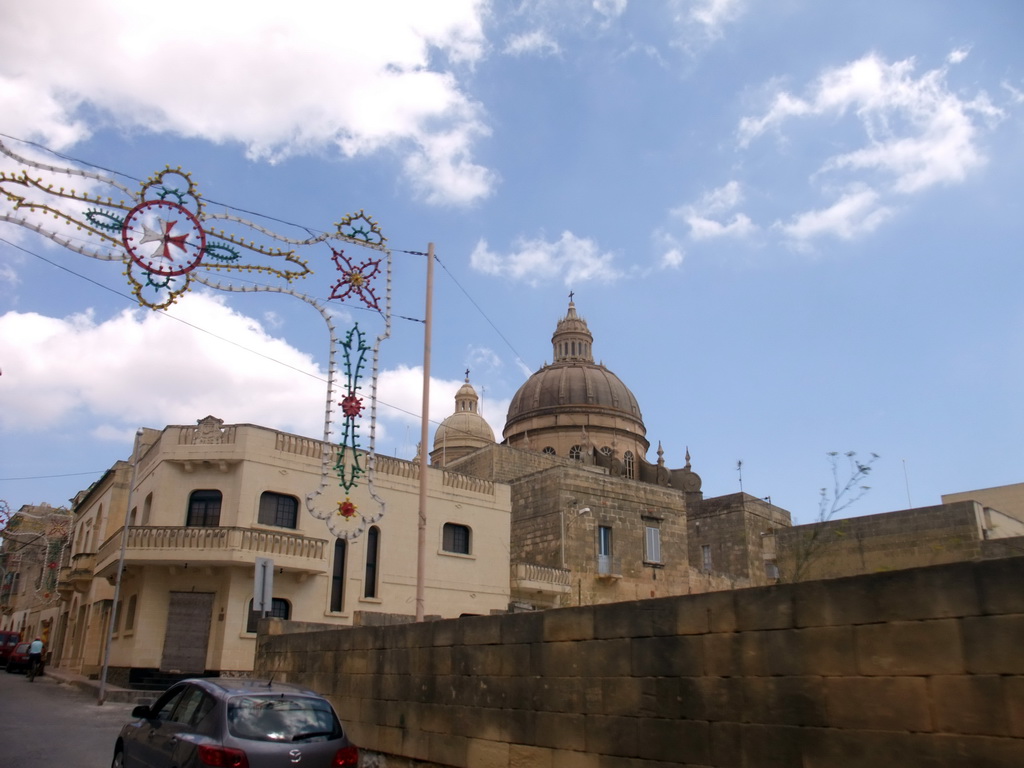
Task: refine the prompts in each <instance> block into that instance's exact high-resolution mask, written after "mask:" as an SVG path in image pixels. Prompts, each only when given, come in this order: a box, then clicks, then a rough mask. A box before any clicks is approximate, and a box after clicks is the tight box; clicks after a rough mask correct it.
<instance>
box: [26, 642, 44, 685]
mask: <svg viewBox="0 0 1024 768" xmlns="http://www.w3.org/2000/svg"><path fill="white" fill-rule="evenodd" d="M42 671H43V641H42V640H41V639H40V638H38V637H37V638H36V639H35V640H33V641H32V642H31V643H29V646H28V679H29V682H32V681H33V680H35V679H36V675H37V674H41V673H42Z"/></svg>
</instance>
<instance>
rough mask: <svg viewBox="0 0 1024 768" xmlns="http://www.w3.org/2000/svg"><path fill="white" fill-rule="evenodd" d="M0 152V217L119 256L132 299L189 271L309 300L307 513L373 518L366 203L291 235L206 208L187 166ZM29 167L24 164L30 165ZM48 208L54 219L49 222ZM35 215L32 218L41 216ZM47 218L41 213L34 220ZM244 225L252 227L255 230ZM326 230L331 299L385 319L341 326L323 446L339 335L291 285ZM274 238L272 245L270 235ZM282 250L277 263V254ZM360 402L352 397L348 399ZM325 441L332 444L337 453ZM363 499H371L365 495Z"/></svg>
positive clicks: (339, 531) (172, 292) (98, 254)
mask: <svg viewBox="0 0 1024 768" xmlns="http://www.w3.org/2000/svg"><path fill="white" fill-rule="evenodd" d="M0 154H3V155H6V156H7V157H9V158H11V159H13V160H14V161H15V162H16V163H18V164H20V165H21V166H22V167H21V168H20V169H18V170H16V171H13V172H12V171H0V203H3V201H4V200H6V202H7V203H9V204H11V208H10V210H3V209H0V221H7V222H10V223H13V224H17V225H19V226H22V227H25V228H27V229H30V230H32V231H34V232H37V233H39V234H41V235H43V236H45V237H48V238H49V239H51V240H53V241H54V242H56V243H57V244H59V245H61V246H63V247H64V248H67V249H68V250H71V251H74V252H75V253H79V254H81V255H83V256H88V257H90V258H94V259H100V260H104V261H120V262H121V263H122V264H124V266H125V270H124V275H125V276H126V277H127V278H128V281H129V284H130V285H131V289H132V293H133V295H134V296H135V298H136V299H137V301H138V302H139V304H140V305H142V306H144V307H148V308H150V309H164V308H166V307H169V306H170V305H171V304H173V303H174V302H175V301H176V300H177V299H178V298H179V297H180V296H181V295H182V294H184V293H185V292H186V291H188V290H189V289H190V288H191V287H192V284H193V283H200V284H202V285H205V286H207V287H209V288H213V289H215V290H220V291H231V292H238V293H250V292H266V293H281V294H285V295H288V296H292V297H294V298H297V299H299V300H301V301H303V302H305V303H306V304H309V305H310V306H312V307H313V308H314V309H316V311H317V312H319V313H320V315H321V317H323V319H324V322H325V324H326V326H327V330H328V336H329V354H328V378H327V393H326V398H325V407H324V435H323V443H324V448H323V455H322V461H321V481H320V487H319V488H318V489H317V490H316V491H314V492H312V493H310V494H308V495H307V497H306V507H307V509H308V510H309V512H310V513H311V514H312V515H313V516H314V517H316V518H318V519H321V520H324V521H325V522H326V524H327V527H328V529H329V530H330V531H331V533H332V534H333V535H334V536H337V537H339V538H344V539H353V538H356V537H358V536H359V535H360V534H362V533H363V532H364V531H365V530H366V528H367V526H369V525H371V524H373V523H374V522H376V521H378V520H380V518H381V517H383V515H384V513H385V511H386V504H385V502H384V500H383V499H381V498H380V497H379V496H378V494H377V492H376V489H375V487H374V478H375V472H376V421H377V385H378V377H379V371H380V346H381V344H382V342H384V341H385V340H387V339H388V338H389V337H390V335H391V273H392V258H391V251H390V250H389V249H388V248H387V245H386V243H387V238H385V237H384V235H383V234H382V232H381V229H380V226H379V225H378V224H377V223H376V222H375V221H374V220H373V219H372V218H371V217H370V216H368V215H367V214H366V213H364V212H363V211H362V210H360V211H359V212H358V213H354V214H349V215H347V216H345V217H343V218H342V219H341V221H340V222H338V223H337V224H336V225H335V228H334V230H333V231H330V232H325V233H321V234H319V235H310V236H309V237H304V238H291V237H287V236H285V235H282V234H280V233H277V232H274V231H272V230H270V229H267V228H266V227H263V226H260V225H259V224H256V223H255V222H252V221H249V220H247V219H243V218H241V217H239V216H236V215H234V214H230V213H209V214H208V213H206V211H205V208H206V201H205V200H204V199H203V198H202V196H201V195H200V194H199V192H198V189H197V187H196V185H195V183H194V182H193V181H192V178H191V176H190V175H189V174H188V173H186V172H185V171H182V170H181V168H180V167H179V168H174V169H172V168H171V167H170V166H168V167H166V168H165V169H164V170H162V171H158V172H157V173H155V174H153V175H152V176H151V177H150V178H149V179H147V180H146V181H144V182H142V184H141V188H140V189H138V190H132V189H130V188H129V187H127V186H124V185H123V184H120V183H118V182H117V181H115V180H114V179H112V178H109V177H107V176H104V175H101V174H99V173H94V172H91V171H83V170H80V169H77V168H72V167H58V166H53V165H48V164H43V163H39V162H36V161H34V160H31V159H29V158H26V157H22V156H20V155H18V154H16V153H14V152H13V151H11V150H10V149H9V148H8V147H7V146H6V145H5V144H4V143H3V142H2V141H0ZM28 169H32V173H31V174H30V172H29V170H28ZM39 172H42V173H43V174H44V175H47V174H48V175H50V176H53V177H57V178H58V179H60V178H62V177H69V178H75V177H78V178H81V179H85V180H88V181H89V182H91V183H93V184H98V185H106V186H108V187H111V188H113V189H115V190H117V191H118V193H119V195H120V196H121V199H119V200H117V201H116V202H115V200H114V197H113V196H106V197H104V196H103V195H99V194H94V193H90V192H78V191H76V190H74V189H68V188H67V187H64V186H59V183H60V182H59V180H58V181H56V182H54V183H48V180H44V177H43V176H40V175H38V174H39ZM49 217H52V218H53V219H54V220H55V221H56V222H57V224H56V225H54V224H50V223H49V222H48V221H47V219H48V218H49ZM40 219H42V221H40ZM212 221H218V222H227V223H228V224H231V225H234V226H235V228H236V229H237V230H241V231H227V230H225V229H223V228H220V229H212V228H211V227H210V225H209V223H210V222H212ZM43 222H46V223H43ZM67 227H74V228H75V229H76V230H77V231H79V232H84V233H85V234H86V236H95V237H96V238H98V239H99V240H100V244H99V247H93V246H90V245H84V244H80V243H76V242H74V241H73V240H72V239H71V238H69V237H68V236H67V235H65V234H64V233H63V228H67ZM253 233H256V235H254V234H253ZM260 235H262V236H263V237H265V238H268V239H269V240H271V241H274V242H273V243H271V244H265V243H258V242H256V240H254V239H253V238H254V237H258V236H260ZM328 241H335V242H342V243H346V244H348V245H354V246H357V247H360V248H367V249H370V250H373V251H377V252H379V253H380V254H381V256H380V257H378V258H370V259H366V260H364V261H362V262H356V261H354V260H353V259H351V258H349V257H348V256H347V255H345V252H344V250H342V249H337V248H335V247H334V246H333V245H330V243H329V242H328ZM324 242H327V243H328V245H329V247H330V249H331V252H332V259H333V261H334V264H335V266H336V268H337V270H338V272H339V273H340V277H339V278H338V279H337V281H336V282H335V283H334V285H333V287H332V291H331V294H330V297H329V300H338V301H349V300H358V301H360V302H361V303H363V304H364V305H366V306H367V307H368V308H370V309H372V310H375V311H376V312H378V313H379V314H380V315H381V317H382V318H383V322H384V328H383V330H382V331H381V332H380V333H379V334H378V335H377V337H376V340H375V342H374V344H373V346H372V347H369V348H367V347H365V345H364V344H363V342H362V338H363V336H362V331H360V330H359V329H358V326H356V327H355V328H353V329H352V331H350V332H349V334H348V335H347V336H346V342H345V344H347V345H351V343H352V341H353V339H354V338H358V339H359V340H360V341H359V344H360V347H359V349H360V350H361V354H359V355H356V356H354V357H353V355H352V350H351V347H350V346H344V345H343V346H344V349H345V361H346V366H345V367H346V374H347V377H348V386H347V389H346V392H345V394H344V398H345V399H344V400H343V401H342V403H338V405H340V406H341V407H342V409H343V414H344V420H345V424H344V428H343V437H342V444H341V445H340V446H339V448H338V449H337V451H335V449H334V448H333V447H332V446H331V437H332V433H333V423H334V410H335V405H336V400H337V392H336V380H337V374H338V370H337V363H336V350H337V348H338V346H339V343H340V342H339V339H338V338H337V335H336V332H335V328H334V323H333V320H332V318H331V315H330V313H329V312H328V310H327V308H326V307H325V305H324V304H323V303H322V302H321V301H320V300H318V299H316V298H315V297H312V296H310V295H308V294H306V293H303V292H301V291H298V290H296V289H294V288H291V287H290V284H291V283H292V282H294V281H295V280H297V279H300V278H305V277H307V276H308V275H311V274H312V270H311V269H310V268H309V265H308V263H307V262H306V261H305V260H304V259H302V258H300V257H299V255H298V253H297V251H298V249H299V248H303V249H308V248H310V247H312V246H315V245H317V244H319V243H324ZM279 243H280V244H283V245H284V246H285V247H280V246H278V245H277V244H279ZM382 260H383V261H384V262H385V268H384V273H385V292H384V293H385V301H384V309H383V311H382V310H381V307H380V304H379V299H378V296H377V292H376V289H375V287H374V279H375V278H376V277H377V276H378V274H379V273H380V271H381V266H380V264H381V261H382ZM281 262H283V263H281ZM242 272H245V273H253V272H255V273H258V274H262V275H264V276H265V277H266V276H269V277H275V278H278V279H279V280H280V281H281V283H278V284H273V285H255V284H252V283H244V282H241V281H232V280H231V278H232V277H238V276H239V275H240V274H241V273H242ZM366 351H372V370H371V377H370V409H369V424H370V438H369V446H368V450H367V453H366V467H365V470H364V469H363V468H362V466H361V465H360V464H359V456H358V451H359V450H360V449H359V446H358V443H357V435H358V428H357V426H358V425H357V424H356V419H357V418H358V417H359V416H360V415H361V413H362V408H361V399H360V398H358V396H357V390H358V389H359V384H358V380H359V376H360V373H361V369H362V367H363V358H364V355H365V352H366ZM357 402H358V403H359V407H358V408H356V405H355V404H356V403H357ZM335 453H336V454H337V455H335ZM364 475H365V479H366V486H367V490H368V492H369V494H370V498H371V499H372V501H373V505H375V507H374V508H372V509H371V510H368V511H365V512H363V511H359V510H358V507H357V506H356V505H355V504H354V503H353V502H352V501H351V500H350V498H349V496H348V495H347V494H348V492H349V491H350V490H352V488H353V487H355V480H356V479H358V478H360V477H363V476H364ZM332 477H337V478H339V479H340V485H341V486H342V487H343V488H344V489H345V491H346V498H345V501H343V502H341V503H339V504H338V505H337V506H336V507H335V508H333V509H323V508H321V507H320V506H318V505H317V502H318V500H319V497H320V496H322V495H323V493H324V491H325V490H326V488H327V486H328V485H329V484H330V482H331V479H332ZM373 505H371V507H373Z"/></svg>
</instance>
